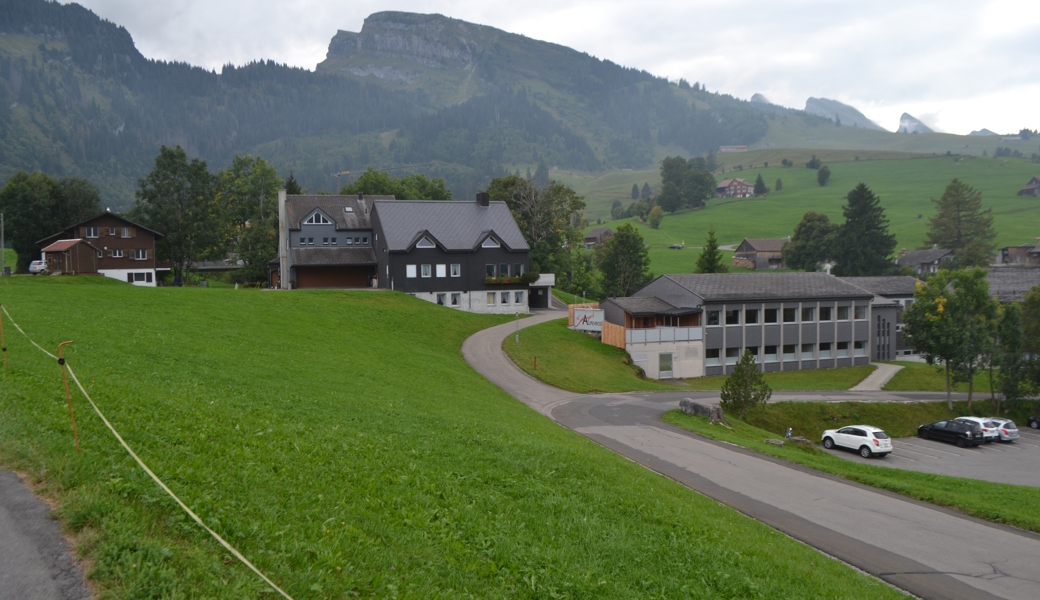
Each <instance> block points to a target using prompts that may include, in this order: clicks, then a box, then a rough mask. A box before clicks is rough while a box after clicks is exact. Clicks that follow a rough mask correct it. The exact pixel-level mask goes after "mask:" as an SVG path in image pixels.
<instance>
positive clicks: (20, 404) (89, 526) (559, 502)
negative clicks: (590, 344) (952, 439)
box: [0, 277, 900, 599]
mask: <svg viewBox="0 0 1040 600" xmlns="http://www.w3.org/2000/svg"><path fill="white" fill-rule="evenodd" d="M73 284H77V285H73ZM0 303H2V305H3V307H4V308H6V309H7V310H8V311H10V313H11V314H12V316H13V318H14V319H16V320H17V321H18V323H19V325H21V327H22V328H24V329H25V331H26V332H27V333H28V335H30V336H31V337H32V338H33V339H34V340H36V341H37V342H38V343H40V344H41V345H43V346H44V347H46V348H49V349H53V348H55V347H56V346H57V344H58V343H59V342H61V341H64V340H73V341H74V343H73V344H72V345H71V346H68V347H66V351H65V355H66V357H67V358H68V362H69V364H70V365H72V367H73V368H74V369H75V370H76V372H77V373H78V375H79V377H80V379H81V380H82V381H83V383H84V385H85V386H86V387H87V389H88V391H89V392H90V393H91V395H92V396H93V398H94V400H95V401H96V402H97V403H98V404H99V406H100V407H101V408H102V410H104V411H105V413H106V415H107V417H108V418H109V419H110V420H111V422H112V423H113V424H114V425H115V427H116V428H117V429H119V430H120V431H121V432H122V434H123V435H124V437H125V438H126V439H127V441H128V442H129V444H130V445H131V446H133V447H134V448H135V449H136V450H137V452H138V453H139V454H140V455H141V456H142V458H143V459H144V460H145V461H146V462H147V463H149V465H150V466H151V467H152V469H153V470H154V471H155V472H156V473H158V474H159V476H160V477H162V478H164V479H165V480H166V481H167V483H168V484H169V485H170V487H171V488H172V489H173V490H174V491H175V492H176V493H178V494H179V495H180V497H181V498H182V499H183V500H184V501H185V502H186V503H187V504H188V505H189V506H191V507H192V508H193V509H194V510H195V511H196V512H197V513H198V514H199V515H200V516H201V517H202V518H203V519H204V520H206V522H207V523H208V524H209V525H210V526H212V527H213V528H214V529H215V530H216V531H218V532H219V533H220V534H221V535H223V536H224V537H225V538H226V539H228V540H229V542H230V543H232V544H233V545H235V546H236V547H237V548H239V549H240V550H241V551H242V552H243V553H244V554H245V555H246V556H247V557H249V558H250V559H251V560H252V561H253V562H254V563H255V564H256V565H257V566H258V567H259V568H260V569H261V570H262V571H264V572H265V573H266V574H267V575H269V576H270V577H271V578H272V579H273V580H274V581H276V582H277V583H278V584H279V585H280V586H282V587H283V588H285V589H286V591H288V592H289V593H290V594H291V595H292V596H294V597H295V598H297V599H303V598H331V597H379V598H392V597H393V598H397V597H399V598H460V597H471V598H477V597H488V598H501V597H519V598H549V597H560V598H593V597H595V598H632V597H656V598H673V597H701V598H749V597H769V598H803V597H826V598H836V597H852V596H861V595H868V596H871V597H879V598H891V597H898V596H900V594H899V593H898V592H896V591H894V590H892V589H890V588H888V587H887V586H885V585H882V584H880V583H878V582H876V581H873V580H871V579H869V578H867V577H865V576H863V575H861V574H859V573H856V572H854V571H852V570H851V569H849V568H847V567H845V566H844V565H842V564H839V563H838V562H836V561H832V560H827V559H824V558H823V557H821V556H820V555H819V554H818V553H816V552H815V551H813V550H811V549H809V548H807V547H806V546H804V545H802V544H800V543H796V542H794V541H793V540H790V539H788V538H786V537H783V536H778V535H775V532H773V531H772V530H770V529H769V528H767V527H765V526H763V525H761V524H760V523H757V522H755V521H754V520H752V519H748V518H746V517H743V516H741V515H738V514H737V513H735V512H734V511H732V510H730V509H727V508H725V507H723V506H721V505H719V504H718V503H716V502H714V501H710V500H708V499H706V498H704V497H701V496H699V495H698V494H696V493H694V492H691V491H690V490H688V489H686V488H684V487H681V486H679V485H678V484H676V483H674V482H672V481H670V480H668V479H666V478H663V477H660V476H658V475H656V474H653V473H651V472H649V471H647V470H645V469H643V468H642V467H640V466H638V465H636V464H634V463H632V462H630V461H627V460H625V459H622V458H620V457H619V456H617V455H615V454H613V453H611V452H609V451H607V450H606V449H604V448H602V447H601V446H599V445H598V444H595V443H593V442H591V441H588V440H586V439H584V438H581V437H580V436H578V435H576V434H574V433H572V432H570V431H568V430H566V429H563V428H561V427H558V426H557V425H555V424H553V423H551V422H550V421H548V420H547V419H545V418H544V417H542V416H540V415H538V414H536V413H535V412H534V411H531V410H530V409H528V408H527V407H525V406H523V405H522V404H520V403H518V402H517V401H516V400H514V399H512V398H510V397H508V396H507V395H506V394H504V393H503V392H502V391H500V390H499V389H497V388H496V387H494V386H493V385H491V384H490V383H489V382H488V381H486V380H485V379H483V378H482V377H480V376H478V375H477V374H476V373H474V372H473V371H472V370H471V369H470V368H469V367H468V366H467V365H466V364H465V362H464V361H463V359H462V357H461V352H460V346H461V343H462V341H463V339H465V337H467V336H468V335H469V334H471V333H472V332H473V331H476V330H478V329H480V328H483V327H487V326H489V325H492V324H495V323H498V322H501V320H502V318H500V317H490V316H480V315H470V314H465V313H460V312H457V311H452V310H449V309H446V308H443V307H438V306H435V305H433V304H430V303H426V302H422V301H418V300H415V299H413V298H410V297H408V296H404V295H400V294H396V293H390V292H372V291H361V292H338V291H297V292H291V293H286V292H261V291H255V290H234V289H227V288H221V289H200V288H135V287H132V286H128V285H125V284H119V283H118V282H114V281H111V280H105V279H101V278H70V277H62V278H56V277H55V278H45V279H44V278H29V277H22V278H11V279H9V280H5V281H4V282H3V283H0ZM5 325H6V327H5V332H6V336H7V337H6V344H7V346H8V358H9V366H8V370H7V371H6V372H5V373H4V374H3V378H4V380H3V385H2V386H0V461H2V463H3V464H4V465H5V466H6V467H8V468H14V469H17V470H19V471H21V472H23V473H25V474H26V475H27V477H28V478H29V480H30V481H31V482H32V483H33V484H34V485H35V486H36V487H37V490H38V493H40V494H42V495H44V496H46V497H47V498H49V499H50V500H51V501H53V502H54V503H55V505H56V506H57V514H58V516H59V517H60V518H61V520H62V522H63V524H64V526H65V528H66V530H67V531H68V532H69V533H70V534H71V535H73V536H74V537H75V539H76V541H77V544H78V545H79V551H80V553H81V555H82V556H83V557H84V559H85V560H86V561H87V564H89V565H90V576H91V578H92V579H93V581H94V582H95V583H96V585H97V589H98V593H99V595H100V596H101V597H104V598H146V597H147V598H152V597H155V598H159V597H162V598H176V597H200V598H201V597H211V598H212V597H221V598H255V597H261V596H263V597H268V598H270V597H274V596H272V595H271V594H270V593H269V591H268V590H266V589H265V585H264V584H263V583H262V582H261V581H260V580H259V579H258V578H256V577H255V575H253V574H252V573H250V572H248V571H247V570H246V569H245V568H244V567H242V566H240V565H239V564H238V563H237V562H236V561H234V560H233V559H232V558H231V557H230V556H228V554H227V553H226V552H225V551H224V550H223V549H222V548H220V547H218V546H217V544H216V543H215V542H213V541H212V540H211V539H210V538H209V537H208V536H207V535H206V534H205V533H204V532H202V531H201V530H200V529H199V528H198V527H197V526H195V525H194V524H193V523H191V522H190V521H189V520H188V519H187V518H186V517H185V516H184V515H183V514H181V512H180V511H179V509H177V508H176V506H174V504H173V503H172V501H171V500H169V499H168V498H167V497H165V496H164V495H163V494H162V493H161V492H160V491H159V489H158V488H157V487H156V486H155V484H154V483H153V482H152V481H151V480H150V479H148V478H147V477H146V475H145V474H143V473H142V472H141V471H140V470H139V469H138V468H137V466H136V465H135V464H134V463H133V462H132V461H131V459H130V458H129V457H128V456H127V455H126V454H125V452H124V451H123V450H122V449H121V448H120V447H119V446H118V445H117V442H116V441H115V440H114V439H113V437H112V436H111V435H110V434H109V433H108V431H107V430H106V429H104V427H103V425H102V424H101V422H100V420H99V418H98V417H97V416H96V415H94V414H93V413H92V412H91V411H90V409H89V407H88V405H87V404H86V403H85V402H84V400H83V399H82V398H81V397H76V398H75V399H74V400H73V403H74V406H75V410H76V419H77V425H78V427H79V434H80V441H81V444H82V448H83V453H82V455H77V454H76V453H75V451H74V450H73V442H72V436H71V432H70V427H69V421H68V414H67V409H66V407H65V399H64V397H63V394H62V386H61V375H60V371H59V369H58V368H57V366H56V365H55V364H54V361H53V360H52V359H50V358H47V357H45V356H44V355H43V354H42V353H40V352H39V351H38V350H36V349H35V348H33V347H32V346H30V344H29V343H28V342H27V341H26V340H25V339H24V338H23V337H22V336H21V335H19V334H18V333H17V331H16V330H15V329H14V327H13V324H12V323H11V322H10V320H6V319H5ZM812 564H815V566H811V565H812Z"/></svg>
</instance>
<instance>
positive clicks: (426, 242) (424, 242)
mask: <svg viewBox="0 0 1040 600" xmlns="http://www.w3.org/2000/svg"><path fill="white" fill-rule="evenodd" d="M354 241H355V242H357V243H359V244H360V243H361V238H360V237H357V238H354ZM415 247H416V248H436V247H437V244H434V243H433V242H432V241H431V240H430V238H428V237H424V238H423V239H421V240H419V241H418V243H416V244H415Z"/></svg>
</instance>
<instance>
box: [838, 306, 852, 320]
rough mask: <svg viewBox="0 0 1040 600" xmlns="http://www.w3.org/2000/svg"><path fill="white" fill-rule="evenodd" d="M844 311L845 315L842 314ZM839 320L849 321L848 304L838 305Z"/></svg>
mask: <svg viewBox="0 0 1040 600" xmlns="http://www.w3.org/2000/svg"><path fill="white" fill-rule="evenodd" d="M842 313H844V314H845V316H842ZM838 320H839V321H848V320H849V307H848V306H839V307H838Z"/></svg>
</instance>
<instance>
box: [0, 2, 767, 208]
mask: <svg viewBox="0 0 1040 600" xmlns="http://www.w3.org/2000/svg"><path fill="white" fill-rule="evenodd" d="M388 23H390V24H393V25H394V27H393V28H392V29H394V31H397V32H398V34H399V35H411V36H412V37H413V38H414V39H411V38H410V39H409V40H405V41H406V42H410V44H405V45H401V44H396V43H395V42H394V41H393V40H390V41H389V42H387V43H390V44H391V46H393V47H395V48H397V49H396V50H395V51H394V52H388V51H387V49H386V48H380V47H378V46H376V47H372V44H367V45H366V44H365V43H363V42H364V41H365V40H366V39H368V38H370V37H374V38H378V39H381V40H384V42H386V40H387V36H386V35H374V34H373V32H376V33H378V32H379V30H380V28H383V29H386V28H387V27H388ZM409 28H411V29H409ZM460 32H461V33H462V34H466V35H469V36H470V38H468V39H465V40H464V41H465V43H464V44H462V47H464V48H467V49H468V50H467V52H468V54H459V51H458V48H459V39H460V38H459V35H460ZM398 41H400V40H398ZM431 56H434V57H438V58H437V60H431V58H430V57H431ZM359 65H360V66H359ZM380 65H382V66H380ZM395 65H396V66H395ZM401 65H405V66H406V67H408V69H411V70H408V69H405V68H404V67H402V66H401ZM416 65H419V66H416ZM431 65H432V66H431ZM388 73H389V74H391V76H387V74H388ZM394 74H396V76H394ZM460 81H462V82H465V83H466V85H464V86H460V85H458V84H459V83H460ZM445 89H450V90H452V93H451V94H446V93H444V90H445ZM460 90H461V91H460ZM766 131H767V123H766V119H765V118H764V116H763V115H762V113H761V112H760V111H758V110H756V109H754V108H753V107H751V106H750V104H749V103H747V102H742V101H738V100H736V99H733V98H731V97H728V96H725V95H720V94H713V93H709V92H707V91H705V90H703V89H702V87H701V86H698V85H697V84H694V85H692V86H691V85H689V84H688V83H686V82H680V83H679V84H675V83H670V82H668V81H667V80H664V79H662V78H658V77H654V76H652V75H650V74H648V73H646V72H642V71H637V70H633V69H627V68H624V67H621V66H619V65H616V64H614V63H611V62H609V61H602V60H599V59H596V58H594V57H591V56H588V55H587V54H583V53H580V52H576V51H574V50H571V49H569V48H565V47H562V46H558V45H555V44H548V43H545V42H539V41H536V40H532V39H530V38H525V37H523V36H518V35H514V34H509V33H505V32H503V31H500V30H497V29H493V28H490V27H485V26H480V25H473V24H469V23H465V22H463V21H457V20H454V19H449V18H447V17H442V16H439V15H415V14H409V13H378V14H376V15H373V16H372V17H370V18H369V19H368V20H367V21H366V24H365V27H364V28H363V30H362V32H360V33H357V34H352V33H348V32H340V34H339V35H337V36H336V38H335V39H334V40H332V43H331V45H330V51H329V59H328V60H327V61H326V62H325V63H323V64H322V67H321V68H319V69H317V70H316V71H308V70H305V69H299V68H292V67H287V66H284V65H278V64H275V63H273V62H270V61H264V60H258V61H257V62H254V63H252V64H249V65H246V66H241V67H235V66H232V65H228V66H225V67H224V68H223V69H222V70H221V72H220V73H215V72H212V71H207V70H205V69H202V68H198V67H193V66H190V65H187V64H183V63H169V62H165V61H155V60H150V59H146V58H145V57H143V56H142V55H141V54H140V53H139V52H138V51H137V49H136V48H135V46H134V43H133V40H132V38H131V36H130V34H129V33H128V32H127V31H126V30H125V29H124V28H122V27H120V26H118V25H117V24H114V23H111V22H108V21H105V20H102V19H99V18H98V17H97V16H96V15H94V14H93V13H92V12H90V11H88V10H86V9H84V8H83V7H81V6H79V5H76V4H68V5H61V4H57V3H51V2H46V1H44V0H0V137H2V139H3V140H4V143H3V144H2V145H0V183H2V181H3V180H6V178H8V177H10V175H11V174H12V173H14V172H15V171H17V170H18V169H25V170H42V171H45V172H47V173H48V174H50V175H52V176H66V175H70V176H80V177H85V178H88V179H90V180H91V181H93V182H94V183H95V184H96V185H97V186H98V187H99V188H100V189H101V191H102V194H103V196H104V198H105V201H106V203H110V204H111V207H112V208H113V209H122V208H126V207H128V206H129V205H130V204H131V202H132V198H133V190H134V188H135V187H136V183H137V180H138V179H139V178H140V177H142V176H143V175H144V174H145V173H146V172H147V170H148V168H149V166H150V164H151V161H152V160H153V158H154V157H155V155H156V154H157V153H158V150H159V146H160V145H163V144H165V145H167V146H174V145H180V146H182V147H184V148H185V150H186V151H187V152H188V153H189V155H191V156H196V157H199V158H202V159H204V160H206V161H207V162H208V163H210V165H211V166H212V167H214V168H221V167H224V166H226V165H228V164H230V162H231V159H232V158H233V157H234V156H235V155H244V154H250V153H251V154H254V155H260V156H263V157H264V158H266V159H267V160H268V161H269V162H270V163H271V164H272V165H274V166H275V167H276V168H277V169H278V171H279V173H281V174H282V175H283V176H286V175H287V174H288V172H289V170H290V169H293V170H294V172H295V174H296V178H297V179H298V180H299V181H300V182H301V184H302V185H303V186H304V187H306V188H310V189H311V190H314V191H316V190H319V189H322V190H326V191H332V190H333V189H334V188H335V185H336V179H334V178H333V176H332V174H334V173H340V172H342V171H347V170H349V171H361V170H363V169H364V168H366V167H368V166H374V167H376V168H381V169H393V170H394V171H395V174H401V173H402V172H409V171H421V172H423V173H426V174H428V175H430V176H432V177H443V178H445V180H446V181H447V182H448V185H449V187H451V188H452V191H453V192H454V193H455V195H456V196H457V197H469V196H470V195H472V193H473V192H475V191H476V190H477V189H478V188H479V187H483V186H485V185H486V184H487V182H488V181H489V180H490V178H491V177H492V176H494V175H500V174H502V173H504V172H506V171H508V170H510V169H511V168H515V167H516V166H517V165H525V164H530V165H533V164H537V163H539V162H545V163H546V164H549V165H552V166H557V167H560V168H568V169H578V170H599V169H607V168H638V167H647V166H650V165H652V164H653V163H654V162H655V161H656V160H657V159H659V158H660V157H661V156H662V151H661V148H662V147H663V146H667V147H669V148H671V149H675V148H681V149H683V151H685V152H688V153H690V154H697V153H703V152H705V151H707V150H708V149H711V148H714V147H716V146H718V145H720V144H748V143H753V142H754V141H756V140H758V139H760V138H762V136H764V135H765V133H766Z"/></svg>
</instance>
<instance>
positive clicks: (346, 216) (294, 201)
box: [285, 195, 394, 231]
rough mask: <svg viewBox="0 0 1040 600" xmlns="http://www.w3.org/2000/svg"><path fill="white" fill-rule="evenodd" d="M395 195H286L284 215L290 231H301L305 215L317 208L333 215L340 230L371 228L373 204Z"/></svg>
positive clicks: (330, 216)
mask: <svg viewBox="0 0 1040 600" xmlns="http://www.w3.org/2000/svg"><path fill="white" fill-rule="evenodd" d="M393 199H394V197H393V196H362V197H360V198H359V197H358V196H356V195H350V196H303V195H301V196H286V197H285V216H286V219H287V220H288V221H289V230H290V231H299V230H300V228H301V223H302V222H303V221H304V219H306V218H307V217H309V216H310V215H311V214H312V213H313V212H314V211H315V210H320V211H321V212H322V214H324V215H325V216H326V217H328V218H329V219H331V220H332V222H333V223H335V224H336V229H337V230H356V229H371V228H372V221H371V219H370V215H369V213H370V212H371V210H372V204H373V203H374V202H375V201H377V200H393ZM347 209H349V210H347Z"/></svg>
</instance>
